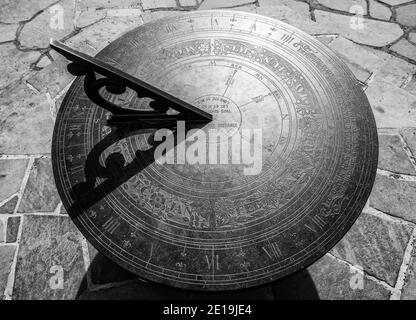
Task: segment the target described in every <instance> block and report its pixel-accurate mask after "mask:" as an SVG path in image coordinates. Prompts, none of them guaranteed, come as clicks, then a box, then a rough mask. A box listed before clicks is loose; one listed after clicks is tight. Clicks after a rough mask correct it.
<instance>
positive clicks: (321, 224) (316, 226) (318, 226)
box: [305, 215, 326, 233]
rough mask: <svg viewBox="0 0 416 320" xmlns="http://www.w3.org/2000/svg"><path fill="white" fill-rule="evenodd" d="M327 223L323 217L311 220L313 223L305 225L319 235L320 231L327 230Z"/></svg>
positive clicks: (315, 217)
mask: <svg viewBox="0 0 416 320" xmlns="http://www.w3.org/2000/svg"><path fill="white" fill-rule="evenodd" d="M325 225H326V221H325V220H324V219H323V218H322V217H321V216H318V215H316V216H314V217H312V218H311V221H310V222H309V223H307V224H305V227H306V228H308V229H309V230H311V231H312V232H314V233H317V232H318V231H319V230H323V229H324V228H325Z"/></svg>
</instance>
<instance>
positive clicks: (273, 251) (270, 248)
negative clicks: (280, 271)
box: [261, 242, 282, 260]
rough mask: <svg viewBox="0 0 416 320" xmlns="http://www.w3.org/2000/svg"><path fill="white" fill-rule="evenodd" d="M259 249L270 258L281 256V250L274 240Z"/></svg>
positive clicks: (274, 258) (275, 258)
mask: <svg viewBox="0 0 416 320" xmlns="http://www.w3.org/2000/svg"><path fill="white" fill-rule="evenodd" d="M261 249H262V250H263V251H264V252H265V253H266V254H267V256H268V257H269V258H270V259H272V260H277V259H279V258H280V257H281V256H282V250H281V249H280V248H279V246H278V245H277V243H276V242H272V243H269V244H268V245H267V246H265V247H261Z"/></svg>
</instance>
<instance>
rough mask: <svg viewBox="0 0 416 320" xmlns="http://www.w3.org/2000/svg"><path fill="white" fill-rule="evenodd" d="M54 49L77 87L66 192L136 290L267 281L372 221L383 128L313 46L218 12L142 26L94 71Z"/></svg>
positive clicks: (351, 81)
mask: <svg viewBox="0 0 416 320" xmlns="http://www.w3.org/2000/svg"><path fill="white" fill-rule="evenodd" d="M54 48H55V50H58V51H59V52H61V53H62V54H64V55H65V56H67V57H68V58H69V59H70V60H72V61H73V62H75V63H73V64H72V65H70V66H69V70H70V71H71V72H72V73H74V74H76V75H79V77H77V79H76V80H75V81H74V83H73V84H72V86H71V87H70V89H69V91H68V93H67V95H66V97H65V99H64V101H63V103H62V105H61V107H60V110H59V113H58V116H57V119H56V124H55V130H54V136H53V150H52V158H53V169H54V175H55V180H56V185H57V188H58V191H59V194H60V196H61V198H62V201H63V204H64V206H65V208H66V209H67V211H68V213H69V215H70V217H71V218H72V220H73V221H74V223H75V224H76V226H77V227H78V228H79V229H80V231H81V232H82V233H83V234H84V235H85V237H86V238H87V239H88V240H89V241H90V242H91V243H92V244H93V245H94V246H95V247H96V248H97V249H98V250H99V251H100V252H102V253H103V254H104V255H106V256H107V257H109V258H110V259H112V260H113V261H115V262H116V263H118V264H119V265H121V266H122V267H124V268H126V269H128V270H130V271H132V272H134V273H136V274H137V275H139V276H140V277H143V278H145V279H148V280H151V281H156V282H159V283H164V284H168V285H172V286H176V287H181V288H187V289H196V290H232V289H239V288H247V287H252V286H256V285H260V284H264V283H268V282H270V281H274V280H277V279H279V278H281V277H283V276H286V275H289V274H290V273H292V272H295V271H297V270H300V269H302V268H305V267H306V266H308V265H309V264H311V263H312V262H314V261H315V260H317V259H318V258H319V257H321V256H323V255H324V254H325V253H326V252H328V251H329V250H330V249H331V248H332V247H333V246H334V245H335V244H336V243H337V242H338V241H339V240H340V239H341V238H342V237H343V235H344V234H345V233H346V232H347V231H348V229H349V228H350V227H351V226H352V224H353V223H354V221H355V220H356V218H357V217H358V216H359V214H360V212H361V210H362V209H363V207H364V205H365V202H366V201H367V198H368V196H369V194H370V191H371V188H372V185H373V182H374V177H375V172H376V164H377V156H378V142H377V132H376V127H375V121H374V117H373V114H372V112H371V108H370V106H369V103H368V100H367V98H366V96H365V94H364V93H363V91H362V89H361V87H360V85H359V84H358V82H357V81H356V80H355V78H354V76H353V74H352V73H351V72H350V71H349V69H348V68H347V67H346V65H345V64H344V63H343V62H342V61H341V60H340V59H339V58H338V57H337V56H336V55H335V54H334V53H333V52H332V51H331V50H330V49H329V48H327V47H326V46H324V45H323V44H321V43H320V42H319V41H318V40H316V39H314V38H312V37H311V36H309V35H307V34H306V33H304V32H302V31H300V30H298V29H296V28H294V27H292V26H290V25H287V24H285V23H282V22H279V21H276V20H274V19H270V18H266V17H263V16H260V15H255V14H250V13H243V12H237V11H226V10H209V11H198V12H191V13H184V14H179V15H173V16H169V17H167V18H163V19H160V20H156V21H153V22H151V23H147V24H145V25H141V26H138V27H137V28H135V29H134V30H132V31H130V32H128V33H126V34H125V35H123V36H121V37H120V38H119V39H117V40H115V41H114V42H112V43H111V44H109V45H108V46H107V47H106V48H104V49H103V50H102V51H101V52H99V53H98V54H97V55H96V57H95V58H92V57H91V59H90V60H88V59H89V58H88V57H87V56H86V55H82V54H81V55H80V54H78V55H77V52H76V51H74V50H72V51H71V49H69V48H66V47H65V46H62V45H60V44H59V43H55V45H54ZM124 86H125V87H124ZM212 132H214V133H215V135H214V134H212V135H211V133H212ZM162 136H163V139H162V138H161V137H162ZM172 137H173V139H174V140H172V141H174V143H168V140H169V139H170V138H172ZM169 141H171V140H169ZM162 146H164V147H166V148H165V150H164V152H162V153H159V154H158V153H157V150H158V148H160V149H159V151H160V150H162ZM222 147H224V148H223V149H221V148H222Z"/></svg>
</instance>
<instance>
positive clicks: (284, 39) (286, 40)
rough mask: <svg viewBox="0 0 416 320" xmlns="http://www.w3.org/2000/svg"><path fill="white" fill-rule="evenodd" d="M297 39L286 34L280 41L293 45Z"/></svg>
mask: <svg viewBox="0 0 416 320" xmlns="http://www.w3.org/2000/svg"><path fill="white" fill-rule="evenodd" d="M294 39H295V38H294V37H293V36H292V35H291V34H287V33H285V34H284V35H282V37H281V38H280V40H282V42H283V43H291V42H292V41H293V40H294Z"/></svg>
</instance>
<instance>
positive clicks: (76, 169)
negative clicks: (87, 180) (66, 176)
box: [71, 164, 84, 174]
mask: <svg viewBox="0 0 416 320" xmlns="http://www.w3.org/2000/svg"><path fill="white" fill-rule="evenodd" d="M83 170H84V165H83V164H80V165H77V166H73V167H71V173H72V174H77V173H81V172H82V171H83Z"/></svg>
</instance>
